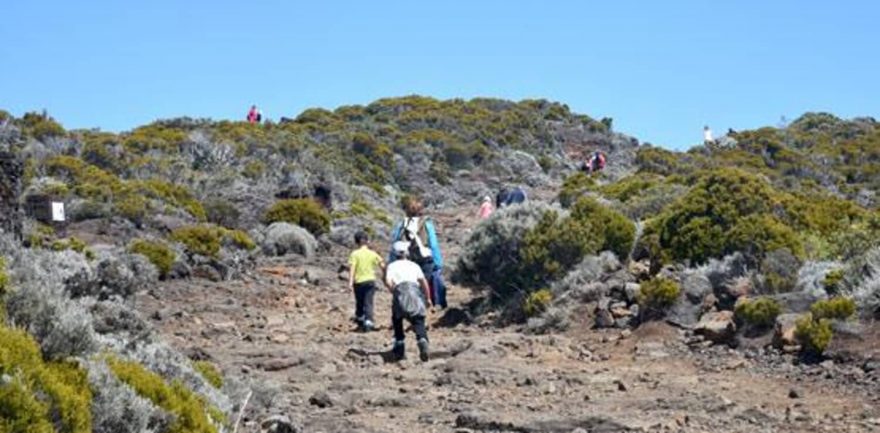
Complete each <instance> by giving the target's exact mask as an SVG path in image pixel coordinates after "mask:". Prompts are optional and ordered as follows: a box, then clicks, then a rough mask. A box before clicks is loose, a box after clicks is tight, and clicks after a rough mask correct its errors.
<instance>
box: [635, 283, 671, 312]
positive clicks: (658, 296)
mask: <svg viewBox="0 0 880 433" xmlns="http://www.w3.org/2000/svg"><path fill="white" fill-rule="evenodd" d="M680 293H681V286H679V284H678V283H676V282H675V281H672V280H670V279H668V278H664V277H654V278H651V279H650V280H648V281H645V282H643V283H642V284H641V290H640V291H639V296H638V301H639V306H641V307H642V308H643V309H644V311H645V312H646V313H647V314H649V315H652V314H655V315H659V314H663V313H665V311H666V310H667V309H668V308H669V307H671V306H672V305H673V304H674V303H675V301H676V300H677V299H678V295H679V294H680Z"/></svg>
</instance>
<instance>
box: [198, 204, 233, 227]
mask: <svg viewBox="0 0 880 433" xmlns="http://www.w3.org/2000/svg"><path fill="white" fill-rule="evenodd" d="M204 207H205V216H206V217H207V219H208V222H209V223H212V224H217V225H218V226H223V227H226V228H229V229H231V228H234V227H236V226H238V220H239V218H240V217H241V211H239V210H238V208H236V207H235V205H233V204H232V203H231V202H229V201H228V200H224V199H213V200H208V201H207V202H205V204H204Z"/></svg>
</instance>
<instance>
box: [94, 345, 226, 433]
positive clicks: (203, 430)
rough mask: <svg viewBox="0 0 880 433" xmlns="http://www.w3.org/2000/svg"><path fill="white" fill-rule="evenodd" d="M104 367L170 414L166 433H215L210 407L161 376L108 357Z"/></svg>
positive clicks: (180, 384) (178, 383) (184, 388)
mask: <svg viewBox="0 0 880 433" xmlns="http://www.w3.org/2000/svg"><path fill="white" fill-rule="evenodd" d="M107 364H108V365H109V366H110V369H111V370H112V371H113V373H114V374H115V375H116V377H118V378H119V380H121V381H122V382H124V383H126V384H127V385H128V386H130V387H132V389H134V390H135V392H137V393H138V394H139V395H141V396H142V397H144V398H146V399H148V400H150V401H151V402H153V404H155V405H156V406H159V407H160V408H162V409H164V410H166V411H168V412H169V413H171V414H172V415H174V417H175V419H174V421H173V423H172V424H171V426H170V427H169V431H170V432H173V433H216V432H217V427H216V425H215V424H216V423H218V422H220V421H221V420H215V419H212V417H211V414H212V413H216V412H215V411H212V410H209V409H210V406H209V405H208V404H207V403H205V401H204V400H202V399H201V398H200V397H199V396H198V395H196V394H194V393H193V392H192V391H190V390H189V389H188V388H187V387H186V386H184V385H183V384H182V383H180V382H178V381H172V382H171V383H170V384H169V383H166V382H165V380H163V379H162V377H161V376H159V375H157V374H156V373H153V372H151V371H149V370H147V369H146V368H144V367H143V366H142V365H140V364H138V363H136V362H131V361H124V360H121V359H118V358H114V357H109V358H108V360H107Z"/></svg>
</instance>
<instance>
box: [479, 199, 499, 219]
mask: <svg viewBox="0 0 880 433" xmlns="http://www.w3.org/2000/svg"><path fill="white" fill-rule="evenodd" d="M493 211H495V208H494V207H493V206H492V198H491V197H489V196H488V195H487V196H485V197H483V204H481V205H480V211H479V212H478V213H477V216H479V217H480V219H481V220H484V219H486V218H489V217H490V216H492V212H493Z"/></svg>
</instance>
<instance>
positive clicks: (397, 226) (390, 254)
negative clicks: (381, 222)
mask: <svg viewBox="0 0 880 433" xmlns="http://www.w3.org/2000/svg"><path fill="white" fill-rule="evenodd" d="M401 230H403V223H397V224H395V225H394V228H393V229H391V245H390V246H389V247H388V263H391V262H393V261H394V242H396V241H397V239H398V238H400V231H401Z"/></svg>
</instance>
